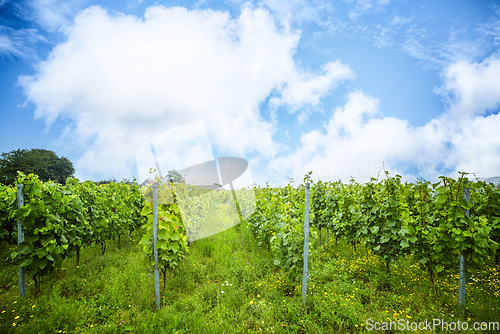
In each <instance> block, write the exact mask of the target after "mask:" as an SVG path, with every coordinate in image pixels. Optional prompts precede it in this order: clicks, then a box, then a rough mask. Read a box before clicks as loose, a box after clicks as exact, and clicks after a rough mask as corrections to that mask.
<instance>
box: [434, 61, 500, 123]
mask: <svg viewBox="0 0 500 334" xmlns="http://www.w3.org/2000/svg"><path fill="white" fill-rule="evenodd" d="M443 78H444V85H443V87H441V88H440V89H438V90H437V92H441V93H443V95H445V96H447V97H448V99H449V101H450V102H451V106H450V110H449V112H450V114H451V115H452V116H453V117H463V116H474V115H483V114H484V113H487V112H491V111H494V112H498V107H499V105H500V80H499V78H500V54H495V55H492V56H490V57H488V58H486V59H484V60H483V61H482V62H480V63H477V62H469V61H465V60H463V61H458V62H456V63H453V64H451V65H450V66H448V67H447V68H446V69H445V70H444V74H443Z"/></svg>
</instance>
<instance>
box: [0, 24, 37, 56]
mask: <svg viewBox="0 0 500 334" xmlns="http://www.w3.org/2000/svg"><path fill="white" fill-rule="evenodd" d="M40 41H45V38H44V37H43V36H42V35H40V34H39V32H38V30H37V29H33V28H25V29H19V30H15V29H12V28H10V27H5V26H1V25H0V56H2V55H3V56H15V57H21V58H24V59H27V60H38V58H37V55H36V52H35V51H34V48H33V45H34V44H36V43H37V42H40Z"/></svg>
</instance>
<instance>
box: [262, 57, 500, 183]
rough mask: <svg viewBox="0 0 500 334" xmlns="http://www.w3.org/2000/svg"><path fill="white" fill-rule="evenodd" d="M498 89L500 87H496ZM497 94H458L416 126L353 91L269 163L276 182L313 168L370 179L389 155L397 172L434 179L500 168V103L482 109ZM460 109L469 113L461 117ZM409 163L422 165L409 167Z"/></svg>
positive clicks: (490, 72)
mask: <svg viewBox="0 0 500 334" xmlns="http://www.w3.org/2000/svg"><path fill="white" fill-rule="evenodd" d="M458 65H460V64H458ZM482 70H483V72H482V74H483V75H482V77H483V78H489V77H490V76H494V75H495V73H496V69H495V68H493V67H491V65H490V67H485V68H483V69H482ZM485 72H487V74H486V73H485ZM485 80H487V79H485ZM471 85H472V86H474V88H473V89H470V90H471V91H473V92H476V91H482V87H483V86H482V85H483V83H482V82H479V81H478V80H472V81H471ZM495 87H496V86H495ZM469 88H470V87H469ZM450 89H455V88H450ZM499 92H500V88H497V90H496V93H495V94H492V95H493V96H497V95H496V94H497V93H499ZM469 93H471V92H469ZM493 100H495V99H494V98H492V97H490V96H486V95H480V96H476V98H475V99H470V103H465V104H464V103H463V102H462V100H460V99H458V100H456V101H455V103H454V104H453V105H452V106H451V107H450V109H449V110H448V112H447V113H444V114H443V115H441V116H440V117H439V118H436V119H433V120H431V121H430V122H428V123H427V124H425V125H424V126H420V127H416V128H415V127H412V126H411V125H410V124H409V123H408V122H407V121H406V120H401V119H397V118H393V117H382V116H381V115H380V111H379V104H380V102H379V101H378V99H376V98H374V97H372V96H368V95H366V94H364V93H363V92H361V91H356V92H351V93H349V94H348V97H347V102H346V104H345V105H344V106H343V107H339V108H336V110H335V111H334V112H333V113H332V116H331V118H330V120H329V122H328V123H327V124H326V125H325V128H324V130H320V129H316V130H313V131H310V132H308V133H305V134H303V135H302V136H301V137H300V144H299V145H298V147H297V148H296V149H294V150H293V153H291V154H289V155H283V156H280V157H278V158H276V159H274V160H273V161H271V162H270V163H269V164H268V166H267V170H268V171H269V175H270V178H271V180H272V181H273V182H274V183H275V184H284V183H285V182H286V181H287V180H288V178H290V177H293V178H294V179H296V180H300V181H301V180H302V177H303V176H304V174H305V173H306V172H307V171H309V170H312V171H313V176H314V179H317V178H319V179H321V180H323V181H326V180H331V181H334V180H339V179H341V180H342V181H344V182H347V181H349V180H350V179H351V177H353V178H354V179H355V180H356V181H359V182H366V181H368V180H369V179H370V177H374V176H376V175H377V174H378V173H380V172H381V170H382V164H383V162H384V163H385V169H386V170H389V171H390V172H391V174H395V173H399V174H402V175H403V176H404V177H405V178H406V179H410V180H411V179H414V178H415V177H422V176H423V177H425V178H426V179H430V180H432V179H435V178H437V176H439V175H443V174H444V175H449V176H453V177H456V176H457V175H458V174H457V172H458V171H464V172H470V173H476V174H477V175H478V176H495V175H500V167H499V166H500V155H499V154H498V152H500V132H499V131H498V129H500V114H499V113H498V110H497V112H496V113H495V114H492V115H489V116H487V117H483V116H481V114H482V113H480V112H477V111H478V110H483V111H484V110H485V109H487V108H488V106H490V105H491V103H490V101H493ZM468 101H469V100H468ZM457 109H460V110H463V109H467V110H469V113H468V114H467V115H465V116H463V117H461V118H456V117H455V116H453V115H454V114H453V113H454V112H455V110H457ZM474 111H475V112H474ZM409 167H410V168H414V170H416V172H409V170H410V169H408V168H409ZM412 173H416V174H412Z"/></svg>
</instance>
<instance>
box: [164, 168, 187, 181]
mask: <svg viewBox="0 0 500 334" xmlns="http://www.w3.org/2000/svg"><path fill="white" fill-rule="evenodd" d="M167 180H168V181H169V182H171V183H183V182H184V179H183V178H182V175H181V174H179V172H177V171H176V170H170V171H168V174H167Z"/></svg>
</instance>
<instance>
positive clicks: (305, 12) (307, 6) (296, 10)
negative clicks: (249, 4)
mask: <svg viewBox="0 0 500 334" xmlns="http://www.w3.org/2000/svg"><path fill="white" fill-rule="evenodd" d="M259 6H260V7H265V8H268V9H269V10H270V11H271V12H272V13H273V15H274V16H275V17H276V19H277V20H278V21H283V20H289V21H292V22H294V23H296V24H299V25H300V24H301V23H303V22H316V23H318V24H324V21H325V19H326V18H325V15H328V14H332V13H333V12H334V8H333V5H332V4H331V3H330V2H328V1H320V0H314V1H306V0H262V1H259Z"/></svg>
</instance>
